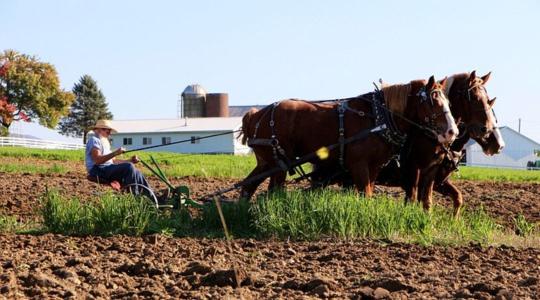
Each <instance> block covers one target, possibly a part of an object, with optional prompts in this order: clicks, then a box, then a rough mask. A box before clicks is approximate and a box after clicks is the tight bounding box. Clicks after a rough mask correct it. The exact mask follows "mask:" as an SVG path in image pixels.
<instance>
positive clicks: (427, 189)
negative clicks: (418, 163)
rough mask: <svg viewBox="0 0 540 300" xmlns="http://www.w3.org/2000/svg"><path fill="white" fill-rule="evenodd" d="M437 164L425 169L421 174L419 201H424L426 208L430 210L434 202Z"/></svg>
mask: <svg viewBox="0 0 540 300" xmlns="http://www.w3.org/2000/svg"><path fill="white" fill-rule="evenodd" d="M437 170H438V168H437V166H435V167H432V168H429V169H428V170H425V171H424V172H422V174H421V179H420V185H419V191H420V193H419V194H420V197H419V199H418V200H419V201H421V202H422V204H423V206H424V209H425V210H427V211H429V210H430V209H431V205H432V202H433V184H434V183H435V175H436V172H437Z"/></svg>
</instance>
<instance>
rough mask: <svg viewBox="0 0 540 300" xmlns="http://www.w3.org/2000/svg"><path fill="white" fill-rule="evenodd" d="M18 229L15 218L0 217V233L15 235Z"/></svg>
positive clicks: (18, 225)
mask: <svg viewBox="0 0 540 300" xmlns="http://www.w3.org/2000/svg"><path fill="white" fill-rule="evenodd" d="M20 227H21V226H20V224H19V222H17V219H16V218H15V217H13V216H4V215H0V233H15V232H17V231H18V230H19V229H20Z"/></svg>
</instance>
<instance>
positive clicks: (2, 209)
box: [0, 172, 540, 227]
mask: <svg viewBox="0 0 540 300" xmlns="http://www.w3.org/2000/svg"><path fill="white" fill-rule="evenodd" d="M0 177H1V178H2V184H1V185H0V214H7V215H17V216H19V217H20V219H27V218H31V217H32V216H34V215H35V214H36V211H35V210H36V208H38V207H39V197H40V196H41V195H42V194H43V192H45V190H46V189H57V190H59V191H60V192H61V193H63V194H65V195H67V196H76V197H79V198H83V199H84V198H89V197H91V196H92V195H95V194H96V193H100V192H104V191H107V190H108V189H109V188H108V187H106V186H99V185H97V184H95V183H92V182H89V181H88V180H86V177H85V176H84V175H83V173H82V172H68V173H67V174H64V175H58V174H51V175H43V174H37V175H36V174H7V173H0ZM171 181H172V183H173V184H174V185H187V186H189V187H190V189H191V192H192V197H193V198H197V197H201V196H203V195H206V194H209V193H212V192H214V191H217V190H219V189H223V188H227V187H229V186H232V185H233V184H234V183H236V182H237V181H236V180H232V179H219V178H201V177H183V178H175V179H172V180H171ZM150 183H151V185H152V186H153V187H154V188H155V189H156V190H160V189H162V188H164V186H163V184H161V183H160V182H159V181H157V180H155V179H154V178H150ZM457 184H458V186H459V188H460V189H461V191H462V192H463V197H464V200H465V205H466V206H467V207H471V208H476V207H480V206H483V207H484V209H485V210H486V211H487V212H488V213H489V214H490V215H491V216H493V217H494V218H495V219H497V220H498V221H499V222H500V223H501V224H503V225H505V226H508V227H511V226H512V224H513V218H514V217H516V216H517V215H518V214H523V215H524V216H525V217H526V219H527V220H529V221H531V222H539V221H540V184H537V183H506V182H485V181H466V180H460V181H457ZM296 187H297V188H302V186H301V185H297V186H296ZM264 188H266V183H265V184H263V185H261V187H260V188H259V192H263V191H264ZM378 189H379V190H378V191H377V192H378V193H389V194H391V195H393V196H395V197H398V198H399V197H402V196H403V192H402V190H401V189H400V188H389V187H378ZM434 195H435V197H434V198H435V201H434V202H435V203H438V204H441V205H445V206H447V207H451V206H452V203H451V201H450V200H449V199H448V198H444V197H441V196H440V195H438V194H436V193H435V194H434ZM225 197H226V198H229V199H237V198H238V191H233V192H230V193H228V194H226V195H225Z"/></svg>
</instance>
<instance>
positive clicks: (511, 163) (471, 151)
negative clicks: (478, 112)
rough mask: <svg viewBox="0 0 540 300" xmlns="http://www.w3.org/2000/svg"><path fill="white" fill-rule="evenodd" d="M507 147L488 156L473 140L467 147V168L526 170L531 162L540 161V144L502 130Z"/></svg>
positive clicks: (505, 127) (514, 132) (506, 128)
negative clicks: (539, 154)
mask: <svg viewBox="0 0 540 300" xmlns="http://www.w3.org/2000/svg"><path fill="white" fill-rule="evenodd" d="M500 131H501V135H502V137H503V139H504V141H505V144H506V146H505V147H504V149H503V150H502V152H501V153H499V154H497V155H493V156H487V155H485V154H484V153H483V152H482V148H481V147H480V145H478V143H477V142H475V141H473V140H471V141H469V143H468V144H467V146H466V147H465V164H466V165H467V166H479V167H494V168H514V169H526V168H527V164H528V163H529V162H535V161H537V160H540V157H538V153H540V143H538V142H536V141H534V140H532V139H530V138H528V137H526V136H524V135H523V134H521V133H519V132H517V131H515V130H514V129H512V128H510V127H507V126H504V127H501V128H500Z"/></svg>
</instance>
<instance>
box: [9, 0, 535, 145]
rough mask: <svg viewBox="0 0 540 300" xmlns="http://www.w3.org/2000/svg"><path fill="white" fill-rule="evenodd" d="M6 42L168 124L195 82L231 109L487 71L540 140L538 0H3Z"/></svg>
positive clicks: (131, 112)
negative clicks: (87, 78)
mask: <svg viewBox="0 0 540 300" xmlns="http://www.w3.org/2000/svg"><path fill="white" fill-rule="evenodd" d="M0 28H2V30H1V31H0V50H2V49H8V48H11V49H16V50H18V51H21V52H24V53H27V54H33V55H37V56H38V57H39V58H40V59H42V60H44V61H47V62H50V63H52V64H54V65H55V66H56V68H57V70H58V72H59V75H60V79H61V82H62V85H63V87H64V88H66V89H71V87H72V86H73V84H74V83H75V82H77V81H78V79H79V78H80V76H82V75H83V74H89V75H91V76H92V77H93V78H94V79H96V80H97V81H98V84H99V86H100V87H101V89H102V91H103V92H104V94H105V96H106V97H107V101H108V102H109V106H110V109H111V111H112V112H113V114H114V115H115V118H116V119H141V118H144V119H153V118H174V117H175V116H176V102H177V97H178V94H180V93H181V92H182V90H183V89H184V87H185V86H187V85H188V84H191V83H199V84H201V85H203V86H204V87H205V88H206V89H207V90H208V91H209V92H227V93H229V99H230V104H231V105H248V104H268V103H271V102H274V101H276V100H279V99H283V98H291V97H298V98H304V99H327V98H339V97H348V96H354V95H358V94H361V93H365V92H368V91H370V90H372V82H373V81H377V80H378V79H379V78H383V79H384V80H385V81H387V82H390V83H398V82H406V81H409V80H412V79H419V78H427V77H429V76H430V75H432V74H434V75H435V76H436V77H437V78H441V77H444V76H446V75H451V74H454V73H459V72H465V71H472V70H477V71H478V73H480V74H481V75H483V74H485V73H487V72H488V71H493V75H492V79H491V80H490V82H489V83H488V85H487V88H488V91H489V94H490V96H491V97H495V96H496V97H497V104H496V112H497V116H498V117H499V121H500V123H501V124H502V125H508V126H511V127H513V128H515V129H517V126H518V119H519V118H521V119H522V133H524V134H526V135H528V136H529V137H531V138H533V139H535V140H537V141H540V103H539V102H540V97H539V96H538V95H539V93H540V89H539V84H538V83H539V79H540V33H539V32H540V31H539V29H540V4H539V3H538V2H537V1H534V0H528V1H527V0H524V1H496V0H495V1H332V2H330V1H265V2H263V1H189V2H187V1H77V0H75V1H43V0H42V1H37V0H34V1H32V0H30V1H9V2H8V1H2V3H1V4H0Z"/></svg>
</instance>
